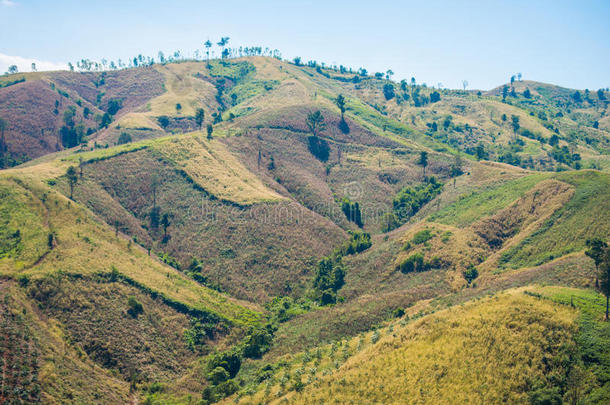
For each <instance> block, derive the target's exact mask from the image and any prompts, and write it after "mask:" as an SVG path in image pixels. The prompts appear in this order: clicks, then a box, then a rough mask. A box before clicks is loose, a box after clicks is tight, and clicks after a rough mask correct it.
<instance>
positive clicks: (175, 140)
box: [0, 56, 610, 404]
mask: <svg viewBox="0 0 610 405" xmlns="http://www.w3.org/2000/svg"><path fill="white" fill-rule="evenodd" d="M22 78H23V80H21V79H22ZM576 94H578V95H576ZM339 96H342V98H343V103H341V101H340V100H341V98H340V97H339ZM607 97H610V94H608V92H605V91H603V90H602V91H601V92H597V91H595V92H594V91H577V90H572V89H563V88H560V87H557V86H553V85H549V84H543V83H537V82H531V81H515V82H513V83H508V84H507V85H506V86H504V85H503V86H500V87H498V88H497V89H494V90H491V91H489V92H484V93H483V92H476V91H459V90H448V89H435V88H430V87H427V86H425V85H423V84H422V85H420V84H417V83H407V82H401V83H395V82H392V81H390V80H388V78H386V77H384V76H383V75H381V76H380V75H365V74H363V72H352V71H349V70H346V69H329V68H326V67H322V66H319V65H316V64H309V65H305V66H304V65H301V64H296V63H289V62H285V61H281V60H278V59H276V58H271V57H260V56H254V57H246V58H236V59H220V60H218V59H215V60H211V61H210V62H209V63H208V62H202V61H181V62H174V63H164V64H155V65H152V66H140V67H137V68H131V69H122V70H116V71H105V72H40V73H28V74H17V75H9V76H3V77H1V78H0V117H2V118H4V119H5V121H6V122H7V128H6V130H5V133H4V136H5V138H4V139H6V145H7V148H6V150H7V153H5V154H4V156H3V158H4V160H3V165H4V167H5V169H4V170H2V171H0V195H2V199H1V201H0V212H1V213H2V215H1V216H0V221H2V227H1V229H2V230H1V232H0V275H1V279H0V294H1V295H2V304H1V306H0V309H1V311H2V318H1V321H2V328H3V329H2V330H3V335H2V339H3V341H2V342H3V343H2V345H3V346H2V350H3V352H2V353H3V354H4V353H8V354H7V356H13V357H10V358H17V356H14V355H13V354H12V353H14V352H15V350H19V351H20V352H22V353H24V355H23V356H19V361H20V363H19V365H20V367H22V369H23V370H24V372H23V373H22V374H19V373H16V372H15V373H12V374H11V375H10V376H9V377H7V378H8V379H9V380H10V384H11V387H18V390H21V391H20V392H23V393H24V394H23V397H22V398H27V399H28V400H32V401H33V400H35V399H41V400H42V401H43V402H49V403H53V402H62V403H66V402H73V403H82V402H98V403H124V402H128V401H131V402H134V403H135V402H137V401H140V400H141V401H147V403H185V404H186V403H194V402H197V401H199V400H201V401H202V403H212V402H216V401H220V400H223V399H225V398H226V400H227V401H228V400H236V401H239V400H240V399H241V400H242V401H245V402H246V403H252V402H256V403H258V402H263V403H266V402H270V401H271V400H274V401H278V402H280V401H283V400H287V401H289V402H295V403H312V402H316V401H318V402H326V401H328V395H329V393H330V392H333V393H336V396H335V400H336V401H337V402H338V403H347V402H349V401H353V400H357V399H358V398H361V395H364V396H365V397H366V398H368V399H369V400H370V401H371V402H387V401H389V400H390V398H402V399H404V400H405V401H407V400H414V401H415V399H413V398H417V399H418V400H421V401H422V402H428V403H432V402H443V401H446V400H447V398H449V397H450V396H451V395H453V394H455V393H456V392H460V395H461V397H460V398H462V400H463V401H466V402H468V401H470V402H472V401H474V402H481V401H483V402H501V401H511V402H527V401H532V402H534V400H533V399H532V398H534V399H535V398H538V397H536V395H539V396H540V398H546V397H548V396H552V397H553V398H555V399H556V398H563V399H564V400H568V398H572V397H570V395H575V394H574V392H576V391H578V392H579V394H578V395H582V396H583V397H584V396H587V398H589V399H590V401H592V403H595V402H596V401H597V402H598V403H603V401H604V398H607V396H604V395H606V394H605V393H606V392H607V388H608V387H607V386H608V384H610V382H608V380H607V379H606V377H605V376H607V370H608V369H609V368H608V367H610V365H609V364H608V363H607V358H606V357H607V356H605V354H603V353H602V354H600V353H597V352H596V354H595V356H593V357H587V356H586V355H584V354H582V353H585V352H586V351H587V350H593V349H590V347H589V346H587V344H589V343H590V342H589V343H586V342H585V343H583V341H582V339H581V335H580V334H581V333H583V330H584V329H583V328H585V327H584V326H583V325H584V324H583V322H584V321H583V317H586V316H590V311H589V309H590V308H589V307H587V306H586V305H580V306H579V305H576V304H575V305H574V307H567V306H565V305H563V304H565V294H568V293H565V291H570V293H569V294H572V295H575V296H579V297H585V298H583V299H585V301H586V300H590V301H591V302H595V303H596V304H594V306H593V308H596V309H595V311H597V312H595V314H597V315H595V316H598V315H599V314H601V312H599V311H598V310H599V308H597V307H596V305H598V304H597V303H598V302H600V301H601V300H602V299H601V297H600V296H599V294H598V293H596V292H595V289H596V268H595V264H594V263H593V261H592V260H591V259H590V258H589V257H588V256H586V255H585V253H584V252H585V250H586V249H587V247H588V245H587V241H588V240H591V239H594V238H601V239H604V238H607V235H609V234H610V212H609V211H608V209H607V205H608V204H607V202H608V201H610V173H609V172H608V169H609V168H610V164H609V161H610V160H609V158H608V156H609V155H608V153H609V145H608V142H610V124H609V121H608V115H607V114H608V101H607ZM316 111H319V112H320V115H318V116H317V117H319V116H321V117H322V118H323V124H321V123H320V120H318V121H316V122H314V121H315V120H316V115H315V114H313V113H314V112H316ZM318 119H319V118H318ZM316 125H317V126H316ZM312 128H313V129H312ZM540 285H546V286H553V287H541V286H540ZM568 287H569V288H572V289H571V290H566V289H565V288H568ZM569 294H568V295H569ZM545 298H546V299H545ZM587 302H588V301H587ZM587 311H589V312H587ZM591 316H592V315H591ZM600 316H601V315H600ZM587 319H589V318H587ZM589 321H591V322H593V323H592V324H590V323H587V324H586V325H585V326H586V327H587V328H589V329H587V330H588V331H591V330H593V331H594V332H590V333H592V334H593V335H594V337H595V339H598V338H599V339H601V340H600V341H603V339H606V337H607V330H606V329H607V328H605V326H603V325H605V324H603V323H602V322H598V321H599V319H597V318H595V317H594V318H591V319H589ZM589 321H587V322H589ZM592 325H593V326H592ZM591 328H592V329H591ZM585 329H586V328H585ZM468 331H476V333H469V332H468ZM513 332H514V333H513ZM11 336H12V337H11ZM373 336H376V337H373ZM9 337H10V338H9ZM449 340H451V342H452V343H451V344H449V343H450V342H449ZM490 342H494V344H492V343H490ZM516 342H518V343H519V344H516ZM439 345H440V346H442V347H445V348H446V350H445V351H444V352H442V353H440V354H438V355H433V353H434V352H435V350H436V348H437V347H438V346H439ZM462 348H468V350H463V349H462ZM504 348H512V349H511V350H512V351H510V355H507V354H506V353H505V350H504ZM338 350H342V354H341V357H339V353H338V352H337V351H338ZM566 350H567V351H569V354H566V353H567V352H566ZM576 352H578V353H580V354H578V355H576V354H574V353H576ZM317 353H320V354H319V355H318V354H317ZM424 353H428V354H427V355H425V356H424ZM316 356H317V357H316ZM422 356H423V357H422ZM562 356H568V357H569V358H570V361H569V362H568V363H566V364H563V365H561V366H560V365H558V364H557V362H558V360H556V359H558V358H559V357H562ZM604 356H605V357H604ZM314 357H315V358H316V359H317V360H315V359H314ZM482 357H486V358H488V359H489V363H486V364H483V363H482V362H480V361H478V360H477V359H480V358H482ZM424 358H425V359H424ZM340 359H341V360H340ZM422 359H424V360H422ZM311 361H314V362H315V361H317V362H318V365H313V366H312V365H310V362H311ZM343 362H345V363H343ZM300 363H302V365H299V364H300ZM390 364H394V365H395V366H390ZM465 364H469V365H470V366H469V367H475V369H476V370H477V371H476V372H475V373H474V374H473V379H472V381H464V377H465V375H464V374H463V373H464V367H465V366H464V365H465ZM88 370H91V371H88ZM297 370H300V371H298V372H297ZM307 370H309V371H307ZM311 370H313V371H311ZM573 370H580V371H582V372H583V373H589V374H587V376H588V377H587V378H588V379H589V380H591V381H593V380H594V382H593V383H591V384H589V385H587V384H585V383H584V382H583V381H584V380H586V379H582V378H581V379H578V380H577V381H576V380H574V378H575V377H573V373H575V371H573ZM280 371H281V373H283V374H281V373H280ZM492 371H493V372H492ZM580 371H579V372H580ZM405 373H406V374H405ZM494 373H495V374H494ZM515 373H516V374H519V376H520V378H521V379H522V380H519V381H514V380H513V379H511V378H512V377H511V376H512V375H514V374H515ZM605 373H606V374H605ZM373 375H376V376H377V377H375V378H376V380H371V378H370V377H371V376H373ZM491 375H493V376H495V377H494V378H493V379H491V380H490V378H491V377H489V376H491ZM592 375H593V376H594V377H591V376H592ZM403 377H404V378H403ZM431 378H432V379H431ZM434 379H436V380H434ZM492 380H493V381H492ZM7 381H8V380H7ZM364 381H370V384H376V385H370V386H366V385H363V382H364ZM554 381H562V382H561V385H557V384H558V383H557V384H556V383H555V382H554ZM568 381H570V382H568ZM574 381H576V382H574ZM422 384H424V385H425V386H430V387H433V386H435V387H436V388H434V389H433V390H432V391H434V392H432V391H430V393H429V396H426V395H424V393H422V391H420V388H421V387H423V386H424V385H422ZM484 384H488V385H487V386H488V388H489V389H488V390H485V391H486V392H482V390H481V388H480V387H482V386H483V385H484ZM570 384H572V385H570ZM357 387H366V389H364V391H365V392H360V391H359V388H357ZM398 391H400V393H399V392H398ZM1 395H3V396H2V398H13V397H9V396H8V394H6V393H5V392H3V393H2V394H1ZM10 395H13V394H10ZM401 395H407V397H401Z"/></svg>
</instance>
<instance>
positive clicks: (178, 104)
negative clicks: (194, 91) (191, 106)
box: [176, 103, 182, 114]
mask: <svg viewBox="0 0 610 405" xmlns="http://www.w3.org/2000/svg"><path fill="white" fill-rule="evenodd" d="M180 111H182V104H180V103H176V112H177V113H178V114H180Z"/></svg>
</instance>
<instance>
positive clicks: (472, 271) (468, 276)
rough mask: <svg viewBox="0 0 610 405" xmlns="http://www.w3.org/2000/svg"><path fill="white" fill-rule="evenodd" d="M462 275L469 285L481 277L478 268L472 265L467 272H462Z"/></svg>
mask: <svg viewBox="0 0 610 405" xmlns="http://www.w3.org/2000/svg"><path fill="white" fill-rule="evenodd" d="M462 275H463V276H464V279H465V280H466V282H468V284H471V283H472V281H473V280H474V279H475V278H477V277H479V271H478V270H477V268H476V267H474V265H473V264H471V265H469V266H468V268H467V269H466V270H464V271H463V272H462Z"/></svg>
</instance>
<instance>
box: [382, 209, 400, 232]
mask: <svg viewBox="0 0 610 405" xmlns="http://www.w3.org/2000/svg"><path fill="white" fill-rule="evenodd" d="M399 226H400V221H399V220H398V217H397V216H396V214H394V213H393V212H386V213H385V214H383V216H382V217H381V232H390V231H391V230H394V229H396V228H398V227H399Z"/></svg>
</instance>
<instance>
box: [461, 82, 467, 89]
mask: <svg viewBox="0 0 610 405" xmlns="http://www.w3.org/2000/svg"><path fill="white" fill-rule="evenodd" d="M462 86H464V90H466V87H468V80H463V81H462Z"/></svg>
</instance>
